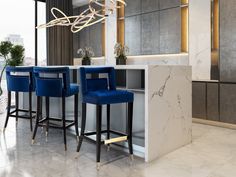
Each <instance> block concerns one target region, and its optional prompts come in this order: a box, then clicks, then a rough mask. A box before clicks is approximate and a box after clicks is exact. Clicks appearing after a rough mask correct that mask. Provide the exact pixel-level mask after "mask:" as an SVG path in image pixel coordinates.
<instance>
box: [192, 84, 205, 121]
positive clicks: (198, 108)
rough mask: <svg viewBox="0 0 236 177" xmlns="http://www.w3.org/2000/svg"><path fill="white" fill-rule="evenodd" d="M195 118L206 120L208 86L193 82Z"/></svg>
mask: <svg viewBox="0 0 236 177" xmlns="http://www.w3.org/2000/svg"><path fill="white" fill-rule="evenodd" d="M192 94H193V98H192V99H193V100H192V103H193V104H192V106H193V117H194V118H202V119H206V84H205V83H199V82H193V93H192Z"/></svg>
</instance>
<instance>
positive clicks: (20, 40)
mask: <svg viewBox="0 0 236 177" xmlns="http://www.w3.org/2000/svg"><path fill="white" fill-rule="evenodd" d="M0 3H1V6H0V17H1V28H0V41H10V42H12V43H13V44H19V45H23V46H24V48H25V60H24V65H35V1H34V0H0ZM45 22H46V5H45V3H43V2H38V23H39V24H43V23H45ZM3 65H4V60H3V58H1V57H0V69H2V68H3ZM38 65H46V29H40V30H38ZM2 86H3V89H4V90H5V89H6V82H5V75H4V77H3V83H2Z"/></svg>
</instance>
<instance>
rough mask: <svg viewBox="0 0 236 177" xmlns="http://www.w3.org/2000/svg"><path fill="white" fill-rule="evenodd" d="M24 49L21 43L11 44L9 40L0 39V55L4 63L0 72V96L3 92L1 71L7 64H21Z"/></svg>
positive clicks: (2, 71)
mask: <svg viewBox="0 0 236 177" xmlns="http://www.w3.org/2000/svg"><path fill="white" fill-rule="evenodd" d="M24 52H25V49H24V47H23V46H21V45H13V44H12V43H11V42H9V41H2V42H1V43H0V56H1V57H3V58H4V61H5V64H4V66H3V69H2V70H1V73H0V96H1V95H2V93H3V90H2V87H1V83H2V77H3V73H4V71H5V69H6V67H7V66H19V65H22V64H23V61H24Z"/></svg>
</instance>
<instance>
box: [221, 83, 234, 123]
mask: <svg viewBox="0 0 236 177" xmlns="http://www.w3.org/2000/svg"><path fill="white" fill-rule="evenodd" d="M220 121H221V122H225V123H233V124H235V123H236V84H220Z"/></svg>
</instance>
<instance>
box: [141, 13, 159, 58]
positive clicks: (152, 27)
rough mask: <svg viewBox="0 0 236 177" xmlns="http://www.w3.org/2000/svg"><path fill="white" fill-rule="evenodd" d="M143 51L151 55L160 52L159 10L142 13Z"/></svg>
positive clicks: (144, 53) (143, 53)
mask: <svg viewBox="0 0 236 177" xmlns="http://www.w3.org/2000/svg"><path fill="white" fill-rule="evenodd" d="M141 31H142V33H141V37H142V44H141V53H142V55H151V54H158V53H160V24H159V12H158V11H157V12H153V13H147V14H143V15H142V29H141Z"/></svg>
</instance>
